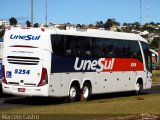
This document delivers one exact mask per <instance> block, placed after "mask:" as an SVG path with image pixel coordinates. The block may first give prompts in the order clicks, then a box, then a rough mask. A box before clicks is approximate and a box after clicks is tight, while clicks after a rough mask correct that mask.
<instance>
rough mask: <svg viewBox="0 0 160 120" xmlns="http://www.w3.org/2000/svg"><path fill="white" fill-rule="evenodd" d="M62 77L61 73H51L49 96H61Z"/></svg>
mask: <svg viewBox="0 0 160 120" xmlns="http://www.w3.org/2000/svg"><path fill="white" fill-rule="evenodd" d="M61 79H62V75H61V73H51V76H50V81H49V96H54V97H59V94H60V84H61Z"/></svg>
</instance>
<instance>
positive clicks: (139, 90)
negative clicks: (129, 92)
mask: <svg viewBox="0 0 160 120" xmlns="http://www.w3.org/2000/svg"><path fill="white" fill-rule="evenodd" d="M142 91H143V84H142V83H140V82H137V83H136V91H135V93H136V95H139V94H141V93H142Z"/></svg>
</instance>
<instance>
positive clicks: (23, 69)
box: [2, 28, 152, 101]
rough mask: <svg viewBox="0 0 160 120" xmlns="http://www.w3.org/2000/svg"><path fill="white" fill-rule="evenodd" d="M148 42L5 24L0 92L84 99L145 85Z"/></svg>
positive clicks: (148, 78) (106, 34) (115, 35)
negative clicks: (8, 26)
mask: <svg viewBox="0 0 160 120" xmlns="http://www.w3.org/2000/svg"><path fill="white" fill-rule="evenodd" d="M151 62H152V61H151V53H150V51H149V44H148V43H147V41H146V40H145V39H143V38H142V37H141V36H139V35H136V34H130V33H118V32H110V31H100V30H89V29H86V30H83V29H82V30H80V29H77V30H53V29H44V28H25V29H23V28H11V29H8V30H6V32H5V36H4V50H3V69H2V76H3V80H2V86H3V92H4V93H9V94H14V95H20V96H21V95H23V96H53V97H68V98H69V100H70V101H76V100H78V99H79V97H80V93H81V96H83V97H84V99H86V100H88V99H89V97H90V95H92V94H102V93H112V92H122V91H136V92H137V93H139V92H142V90H144V89H150V88H151V84H152V79H151V78H152V74H151V69H152V66H151V65H152V64H151Z"/></svg>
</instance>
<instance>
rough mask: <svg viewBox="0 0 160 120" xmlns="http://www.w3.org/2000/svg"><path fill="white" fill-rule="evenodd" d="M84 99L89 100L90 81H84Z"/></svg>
mask: <svg viewBox="0 0 160 120" xmlns="http://www.w3.org/2000/svg"><path fill="white" fill-rule="evenodd" d="M81 94H82V98H81V99H82V100H83V101H87V100H89V98H90V96H91V86H90V85H89V84H88V83H84V85H83V88H82V93H81Z"/></svg>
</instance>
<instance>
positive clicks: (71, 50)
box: [65, 36, 78, 57]
mask: <svg viewBox="0 0 160 120" xmlns="http://www.w3.org/2000/svg"><path fill="white" fill-rule="evenodd" d="M65 41H66V42H65V45H66V47H65V48H66V50H65V51H66V53H65V55H66V56H75V57H76V56H78V50H77V40H76V37H74V36H66V40H65Z"/></svg>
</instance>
